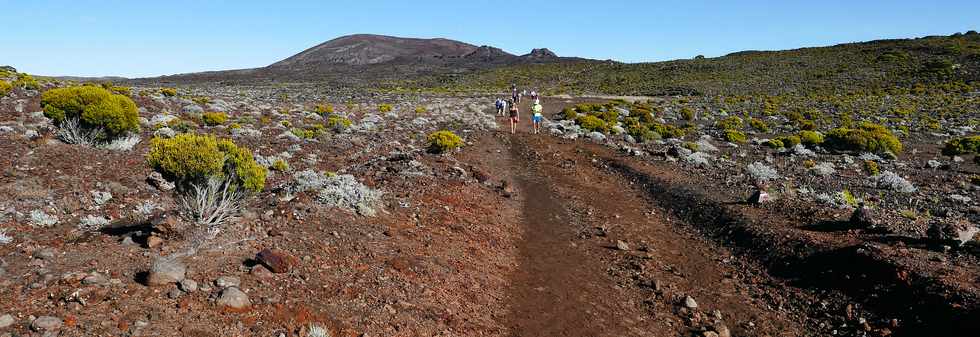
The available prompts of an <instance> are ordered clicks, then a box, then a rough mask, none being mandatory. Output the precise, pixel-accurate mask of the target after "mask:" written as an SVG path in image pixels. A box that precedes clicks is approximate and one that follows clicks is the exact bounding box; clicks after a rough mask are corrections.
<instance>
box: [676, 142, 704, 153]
mask: <svg viewBox="0 0 980 337" xmlns="http://www.w3.org/2000/svg"><path fill="white" fill-rule="evenodd" d="M681 146H682V147H684V148H685V149H688V150H691V151H693V152H698V150H699V149H700V148H701V146H699V145H698V143H694V142H684V143H683V144H681Z"/></svg>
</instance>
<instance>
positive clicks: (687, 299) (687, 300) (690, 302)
mask: <svg viewBox="0 0 980 337" xmlns="http://www.w3.org/2000/svg"><path fill="white" fill-rule="evenodd" d="M684 307H685V308H688V309H697V308H698V302H695V301H694V298H693V297H691V296H684Z"/></svg>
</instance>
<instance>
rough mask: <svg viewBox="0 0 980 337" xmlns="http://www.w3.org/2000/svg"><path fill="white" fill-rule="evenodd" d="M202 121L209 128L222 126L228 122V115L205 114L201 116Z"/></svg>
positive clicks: (222, 113)
mask: <svg viewBox="0 0 980 337" xmlns="http://www.w3.org/2000/svg"><path fill="white" fill-rule="evenodd" d="M201 120H202V121H204V124H206V125H208V126H215V125H221V124H224V123H225V122H226V121H228V115H226V114H225V113H224V112H205V113H204V114H203V115H201Z"/></svg>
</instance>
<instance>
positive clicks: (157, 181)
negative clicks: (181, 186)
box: [146, 171, 177, 192]
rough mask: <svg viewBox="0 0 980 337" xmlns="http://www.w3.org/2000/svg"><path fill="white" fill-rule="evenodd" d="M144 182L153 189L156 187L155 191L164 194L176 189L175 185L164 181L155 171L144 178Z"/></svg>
mask: <svg viewBox="0 0 980 337" xmlns="http://www.w3.org/2000/svg"><path fill="white" fill-rule="evenodd" d="M146 181H147V182H149V183H150V185H153V187H156V188H157V189H159V190H161V191H164V192H166V191H170V190H173V189H174V188H176V187H177V185H175V184H174V183H172V182H169V181H167V179H164V178H163V175H162V174H160V172H157V171H153V172H152V173H150V175H149V176H148V177H146Z"/></svg>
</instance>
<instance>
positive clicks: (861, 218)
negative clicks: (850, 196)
mask: <svg viewBox="0 0 980 337" xmlns="http://www.w3.org/2000/svg"><path fill="white" fill-rule="evenodd" d="M850 224H851V226H853V227H854V228H862V229H872V228H875V227H876V226H877V224H878V223H877V221H875V217H874V212H873V211H872V210H871V208H868V207H867V206H865V205H864V203H863V202H862V203H860V204H858V207H857V208H855V209H854V213H851V219H850Z"/></svg>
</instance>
